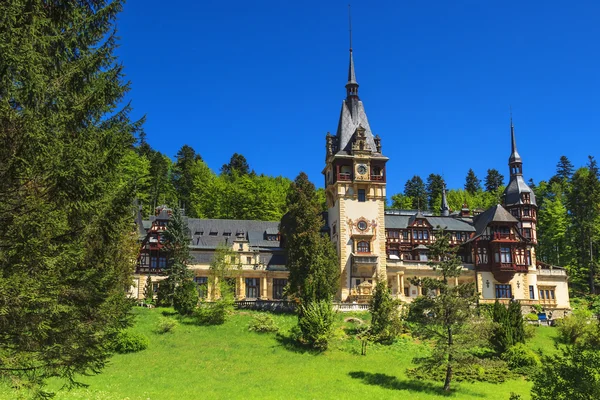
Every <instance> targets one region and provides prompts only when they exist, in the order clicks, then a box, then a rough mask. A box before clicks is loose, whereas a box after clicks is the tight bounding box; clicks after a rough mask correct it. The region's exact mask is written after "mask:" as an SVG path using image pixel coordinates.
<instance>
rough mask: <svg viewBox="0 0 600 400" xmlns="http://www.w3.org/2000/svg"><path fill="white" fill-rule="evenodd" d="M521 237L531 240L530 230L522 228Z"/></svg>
mask: <svg viewBox="0 0 600 400" xmlns="http://www.w3.org/2000/svg"><path fill="white" fill-rule="evenodd" d="M523 236H524V237H525V238H527V239H531V228H523Z"/></svg>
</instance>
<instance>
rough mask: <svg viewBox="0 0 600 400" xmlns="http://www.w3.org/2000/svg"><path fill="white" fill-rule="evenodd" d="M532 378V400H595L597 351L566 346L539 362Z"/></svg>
mask: <svg viewBox="0 0 600 400" xmlns="http://www.w3.org/2000/svg"><path fill="white" fill-rule="evenodd" d="M542 364H543V367H542V369H541V370H540V371H539V373H537V374H535V375H534V377H533V388H532V389H531V398H532V399H533V400H596V399H599V398H600V352H599V351H598V350H597V349H591V348H587V347H584V346H567V347H566V348H563V349H561V353H560V354H557V355H553V356H546V357H543V359H542Z"/></svg>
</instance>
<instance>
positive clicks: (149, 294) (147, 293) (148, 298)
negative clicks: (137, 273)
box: [144, 275, 154, 304]
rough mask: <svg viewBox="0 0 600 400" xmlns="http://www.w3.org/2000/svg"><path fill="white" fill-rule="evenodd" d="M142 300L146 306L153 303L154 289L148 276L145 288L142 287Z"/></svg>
mask: <svg viewBox="0 0 600 400" xmlns="http://www.w3.org/2000/svg"><path fill="white" fill-rule="evenodd" d="M144 300H145V302H146V304H152V303H153V302H154V289H153V288H152V277H151V276H150V275H148V278H146V286H144Z"/></svg>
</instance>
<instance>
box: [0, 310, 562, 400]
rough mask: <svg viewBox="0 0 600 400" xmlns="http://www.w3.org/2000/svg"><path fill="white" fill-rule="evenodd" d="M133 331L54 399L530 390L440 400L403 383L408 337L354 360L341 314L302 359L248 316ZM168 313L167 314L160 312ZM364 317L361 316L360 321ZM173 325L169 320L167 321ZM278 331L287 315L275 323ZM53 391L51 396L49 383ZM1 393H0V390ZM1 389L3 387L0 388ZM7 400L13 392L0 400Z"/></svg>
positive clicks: (147, 322)
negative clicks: (141, 342)
mask: <svg viewBox="0 0 600 400" xmlns="http://www.w3.org/2000/svg"><path fill="white" fill-rule="evenodd" d="M134 312H135V313H136V314H137V320H136V324H135V326H134V328H132V329H133V330H134V331H136V332H141V333H144V334H145V335H147V336H148V337H149V338H150V347H149V348H148V349H147V350H144V351H142V352H139V353H134V354H125V355H115V356H114V357H113V359H112V360H111V363H110V365H109V366H108V367H107V368H106V369H105V370H104V372H103V373H102V374H100V375H97V376H91V377H84V378H83V379H82V380H83V381H84V382H85V383H87V384H89V385H90V386H89V388H87V389H76V390H73V391H71V392H59V393H58V394H57V396H56V398H57V399H65V400H67V399H69V400H72V399H97V400H109V399H110V400H113V399H119V400H122V399H129V400H137V399H142V400H146V399H151V400H154V399H161V400H167V399H290V398H293V399H346V398H367V399H382V398H386V399H394V398H398V399H406V398H410V399H414V400H425V399H441V398H446V397H450V398H454V399H499V400H501V399H506V400H508V398H509V395H510V392H517V393H519V394H521V395H522V396H523V399H529V389H530V385H531V384H530V383H529V382H527V381H525V380H523V379H519V380H513V381H509V382H506V383H503V384H488V383H472V384H471V383H458V384H455V385H454V387H455V391H454V392H453V393H452V394H451V395H449V396H446V395H444V394H442V393H441V392H440V388H441V386H442V385H441V383H440V382H421V381H414V380H410V379H408V378H407V377H406V374H405V369H406V367H408V366H410V365H411V360H412V358H413V357H414V356H416V355H419V354H424V352H425V351H426V349H425V347H424V346H423V345H419V344H415V343H414V342H413V341H412V340H411V339H410V338H405V339H401V340H399V341H398V342H397V343H395V344H394V345H392V346H381V345H372V346H369V350H368V355H367V356H361V355H360V342H359V341H358V340H356V339H354V338H352V337H348V336H346V335H345V334H344V333H343V330H342V326H343V325H349V324H348V323H346V324H344V323H343V318H344V317H347V316H348V315H346V314H339V315H338V317H339V321H340V324H339V325H340V328H339V329H338V335H337V338H336V340H335V342H334V345H333V348H332V349H331V350H328V351H327V352H326V353H324V354H311V353H308V352H304V351H301V350H298V349H295V348H293V347H290V346H289V345H286V343H285V342H282V341H281V340H278V339H277V337H276V335H275V334H270V333H269V334H258V333H254V332H249V331H248V324H249V322H250V320H251V319H252V315H253V313H252V312H240V313H237V314H236V315H235V316H233V317H232V318H231V319H230V321H228V322H227V323H226V324H225V325H223V326H214V327H199V326H195V325H191V324H185V323H180V324H179V326H177V327H176V328H175V330H174V331H173V332H169V333H166V334H158V333H157V332H156V325H157V323H158V321H159V319H160V318H162V317H163V315H162V314H163V313H165V310H161V309H153V310H148V309H142V308H136V309H135V311H134ZM166 313H167V314H168V311H167V312H166ZM366 315H367V314H365V315H362V317H363V318H364V317H365V316H366ZM170 318H175V317H170ZM275 319H276V321H277V324H278V326H279V327H280V328H283V329H284V330H288V329H290V328H291V327H292V326H293V325H294V324H295V317H294V316H275ZM554 332H555V331H554V329H553V328H539V329H538V334H537V335H536V338H535V339H534V340H533V341H532V342H531V343H530V344H531V347H533V348H541V349H545V350H547V349H549V348H552V343H553V341H552V337H553V336H554ZM52 386H53V387H52V388H53V389H55V390H56V389H58V388H59V386H58V383H57V382H54V383H53V385H52ZM0 388H1V386H0ZM4 388H6V386H4ZM12 398H15V394H14V393H8V392H6V389H5V393H4V394H0V399H2V400H4V399H12Z"/></svg>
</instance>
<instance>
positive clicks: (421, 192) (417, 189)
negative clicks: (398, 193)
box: [404, 175, 427, 210]
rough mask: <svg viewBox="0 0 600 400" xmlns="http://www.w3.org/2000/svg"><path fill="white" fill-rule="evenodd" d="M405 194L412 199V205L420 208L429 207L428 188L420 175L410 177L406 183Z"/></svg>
mask: <svg viewBox="0 0 600 400" xmlns="http://www.w3.org/2000/svg"><path fill="white" fill-rule="evenodd" d="M404 196H406V197H408V198H410V199H411V202H412V207H413V208H415V209H419V210H425V209H427V190H425V184H424V183H423V179H421V177H420V176H419V175H415V176H413V177H412V178H410V179H409V180H408V181H406V183H405V184H404Z"/></svg>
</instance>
